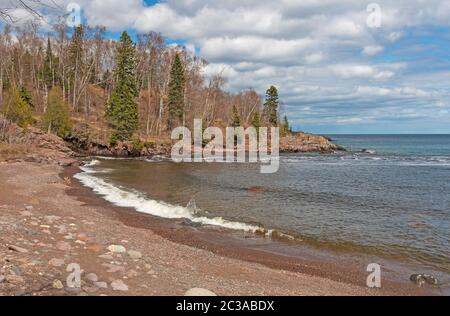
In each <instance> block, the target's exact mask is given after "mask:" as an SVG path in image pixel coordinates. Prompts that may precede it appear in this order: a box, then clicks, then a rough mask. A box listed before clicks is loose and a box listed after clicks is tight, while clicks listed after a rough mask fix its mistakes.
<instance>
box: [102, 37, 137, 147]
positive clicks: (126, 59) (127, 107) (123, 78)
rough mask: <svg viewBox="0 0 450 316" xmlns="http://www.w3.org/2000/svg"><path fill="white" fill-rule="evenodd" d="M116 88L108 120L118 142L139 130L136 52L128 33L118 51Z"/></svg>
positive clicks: (109, 104) (108, 105)
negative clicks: (136, 99)
mask: <svg viewBox="0 0 450 316" xmlns="http://www.w3.org/2000/svg"><path fill="white" fill-rule="evenodd" d="M114 78H115V82H114V87H113V91H112V93H111V98H110V99H109V101H108V104H107V107H106V118H107V120H108V122H109V124H110V126H111V127H112V128H113V129H114V131H115V132H114V135H113V137H114V138H115V139H117V140H129V139H130V137H131V136H132V135H133V133H134V132H135V131H136V130H137V129H138V125H139V122H138V108H137V104H136V101H135V97H136V95H137V87H136V51H135V46H134V44H133V42H132V40H131V38H130V36H129V35H128V33H127V32H123V33H122V36H121V37H120V43H119V46H118V49H117V64H116V69H115V70H114Z"/></svg>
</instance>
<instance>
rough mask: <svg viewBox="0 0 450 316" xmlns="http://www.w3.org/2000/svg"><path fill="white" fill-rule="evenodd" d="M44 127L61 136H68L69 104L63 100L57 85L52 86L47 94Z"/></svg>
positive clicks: (69, 125)
mask: <svg viewBox="0 0 450 316" xmlns="http://www.w3.org/2000/svg"><path fill="white" fill-rule="evenodd" d="M44 128H45V130H47V131H49V132H53V133H55V134H56V135H58V136H59V137H62V138H64V137H66V136H68V135H69V133H70V131H71V129H72V125H71V122H70V109H69V105H68V104H67V103H66V102H65V101H64V98H63V94H62V91H61V88H59V87H53V88H52V89H51V90H50V92H49V94H48V104H47V110H46V112H45V115H44Z"/></svg>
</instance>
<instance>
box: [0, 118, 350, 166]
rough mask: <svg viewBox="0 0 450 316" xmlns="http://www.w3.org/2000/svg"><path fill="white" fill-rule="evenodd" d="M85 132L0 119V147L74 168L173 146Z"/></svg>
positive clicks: (312, 149) (329, 147) (311, 141)
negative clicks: (109, 139) (84, 160)
mask: <svg viewBox="0 0 450 316" xmlns="http://www.w3.org/2000/svg"><path fill="white" fill-rule="evenodd" d="M87 130H88V129H87V128H84V129H83V128H81V127H79V128H76V129H75V130H74V132H73V133H72V134H71V135H70V136H68V137H67V138H66V139H65V140H63V139H61V138H59V137H57V136H55V135H53V134H48V133H45V132H43V131H42V130H40V129H37V128H34V127H28V128H26V129H23V128H20V127H19V126H17V125H16V124H13V123H10V122H9V121H8V120H6V119H4V118H2V117H1V116H0V143H5V144H9V145H24V146H26V147H27V150H26V151H25V152H24V153H23V155H21V156H20V157H12V160H14V161H28V162H38V163H39V162H48V163H52V162H55V161H56V162H57V163H58V164H60V165H62V166H70V165H73V164H77V160H76V159H75V158H76V157H83V156H104V157H153V156H164V157H169V156H170V153H171V149H172V143H171V142H170V141H168V140H161V141H146V142H141V141H140V142H139V144H133V142H119V143H117V144H115V145H110V144H108V143H106V142H105V141H102V140H101V138H100V137H95V136H92V134H90V133H89V132H87ZM337 151H345V149H344V148H342V147H340V146H338V145H335V144H333V143H332V142H331V141H330V140H329V139H328V138H326V137H324V136H320V135H312V134H306V133H293V134H291V135H289V136H287V137H283V138H281V140H280V152H281V153H334V152H337Z"/></svg>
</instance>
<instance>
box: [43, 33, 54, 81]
mask: <svg viewBox="0 0 450 316" xmlns="http://www.w3.org/2000/svg"><path fill="white" fill-rule="evenodd" d="M53 58H54V57H53V52H52V45H51V43H50V37H49V38H48V39H47V51H46V52H45V60H44V67H43V70H42V77H43V78H42V79H43V81H44V83H45V86H46V87H47V88H48V89H49V88H52V87H53V84H54V75H53Z"/></svg>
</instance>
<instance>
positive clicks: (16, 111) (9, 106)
mask: <svg viewBox="0 0 450 316" xmlns="http://www.w3.org/2000/svg"><path fill="white" fill-rule="evenodd" d="M4 115H5V117H6V118H7V119H9V120H11V121H12V122H14V123H16V124H17V125H19V126H20V127H23V128H25V127H27V126H28V125H31V124H32V123H33V116H32V112H31V108H30V106H29V105H28V103H27V102H26V101H25V100H24V99H23V98H22V96H21V94H20V91H19V90H18V89H17V87H16V85H14V84H13V85H11V87H10V89H9V92H8V95H7V99H6V106H5V108H4Z"/></svg>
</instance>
